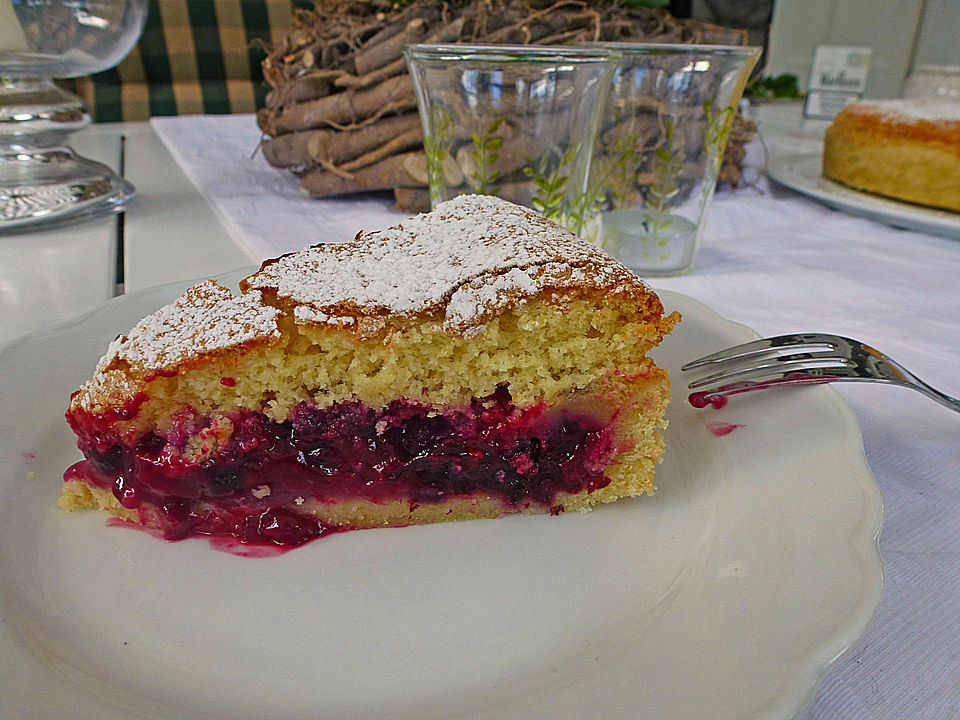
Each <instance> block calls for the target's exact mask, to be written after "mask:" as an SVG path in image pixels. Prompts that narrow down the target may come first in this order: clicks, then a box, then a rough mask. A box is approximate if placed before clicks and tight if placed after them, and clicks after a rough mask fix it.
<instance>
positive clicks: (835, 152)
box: [823, 127, 960, 212]
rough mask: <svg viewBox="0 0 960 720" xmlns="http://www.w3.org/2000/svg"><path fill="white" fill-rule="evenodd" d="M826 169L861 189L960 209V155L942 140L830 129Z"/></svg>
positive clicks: (946, 207) (931, 205) (842, 180)
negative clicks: (921, 141)
mask: <svg viewBox="0 0 960 720" xmlns="http://www.w3.org/2000/svg"><path fill="white" fill-rule="evenodd" d="M823 174H824V175H825V176H826V177H828V178H830V179H831V180H836V181H837V182H840V183H843V184H844V185H848V186H850V187H852V188H854V189H857V190H865V191H867V192H872V193H876V194H878V195H884V196H886V197H890V198H894V199H896V200H905V201H907V202H912V203H916V204H918V205H925V206H928V207H936V208H943V209H946V210H954V211H958V212H960V155H958V153H957V151H956V149H955V148H947V147H945V146H944V145H943V143H936V142H932V143H929V144H919V143H912V142H908V141H904V140H893V139H888V138H884V137H883V136H878V135H876V134H872V133H867V132H857V131H856V130H854V129H852V128H847V127H844V128H836V127H831V128H828V129H827V132H826V136H825V138H824V150H823Z"/></svg>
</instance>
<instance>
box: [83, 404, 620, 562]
mask: <svg viewBox="0 0 960 720" xmlns="http://www.w3.org/2000/svg"><path fill="white" fill-rule="evenodd" d="M144 399H145V397H144V396H142V395H141V396H139V397H138V398H136V399H135V400H134V401H132V402H131V403H130V404H129V405H128V406H127V407H125V408H119V409H114V410H112V411H109V412H108V413H105V414H99V415H97V414H93V413H89V412H86V411H83V410H80V409H74V410H73V411H71V412H70V413H68V421H69V422H70V425H71V426H72V427H73V429H74V431H75V432H76V434H77V436H78V446H79V447H80V450H81V451H82V452H83V454H84V457H85V459H84V460H82V461H81V462H79V463H77V464H75V465H74V466H73V467H71V468H70V469H69V470H68V471H67V473H66V475H65V479H66V480H68V481H69V480H80V481H82V482H85V483H87V484H88V485H90V486H92V487H95V488H101V489H104V490H111V491H112V492H113V495H114V496H115V497H116V499H117V500H118V501H119V503H120V504H121V505H122V506H123V507H125V508H128V509H133V510H135V511H136V512H137V514H138V517H139V519H140V521H141V522H142V523H144V524H147V525H152V526H154V527H157V528H158V529H159V530H160V531H161V532H162V533H163V535H164V537H166V538H167V539H169V540H176V539H180V538H183V537H188V536H191V535H233V536H235V537H237V538H238V539H239V540H240V541H241V542H244V543H273V544H277V545H298V544H301V543H303V542H306V541H307V540H310V539H312V538H314V537H318V536H320V535H323V534H326V533H328V532H333V531H337V530H344V529H349V528H344V527H330V528H328V527H325V526H324V525H323V524H322V523H321V522H320V521H318V520H317V519H316V518H315V517H313V516H312V515H310V514H309V513H308V512H305V511H303V512H297V509H298V508H300V507H301V506H303V507H304V508H307V507H309V505H310V504H315V503H320V504H324V503H340V502H350V501H357V500H362V501H367V502H373V503H386V502H395V501H398V500H399V501H403V502H407V503H409V505H410V508H411V510H412V509H414V508H415V507H417V506H419V505H424V504H428V503H443V502H446V501H451V500H456V499H462V498H470V497H472V496H482V497H493V498H496V499H497V500H498V501H500V502H502V503H503V505H504V506H505V507H510V508H517V509H523V508H528V507H533V506H541V507H545V508H549V510H550V512H552V513H554V514H556V513H559V512H562V511H563V505H562V496H563V494H566V493H569V494H577V493H582V492H585V491H586V492H592V491H593V490H596V489H598V488H602V487H605V486H606V485H607V484H608V483H609V482H610V481H609V479H608V478H607V477H606V476H605V474H604V469H605V468H606V466H607V465H608V464H609V463H610V461H611V460H612V459H613V458H614V457H615V456H616V455H617V454H618V453H620V452H622V451H623V450H625V449H626V448H625V447H624V443H623V442H622V440H620V439H618V437H617V433H616V432H615V427H614V420H615V418H607V419H602V418H601V417H599V415H602V413H594V412H587V411H582V410H577V411H574V410H571V409H569V408H553V409H551V408H548V407H547V406H546V405H545V404H542V403H541V404H539V405H533V406H528V407H519V406H517V405H515V404H514V403H513V401H512V398H511V395H510V392H509V390H508V388H507V387H506V386H500V387H499V388H498V389H497V390H496V392H494V393H493V394H492V395H490V396H487V397H484V398H474V399H473V400H471V402H470V403H469V405H468V406H465V407H460V408H456V409H445V410H442V411H438V410H436V409H435V408H431V407H429V406H427V405H424V404H420V403H416V402H411V401H408V400H396V401H393V402H391V403H390V404H389V405H387V406H386V407H384V408H381V409H374V408H371V407H369V406H367V405H365V404H364V403H362V402H341V403H337V404H334V405H330V406H327V407H323V408H320V407H317V406H315V405H313V404H312V403H306V402H305V403H301V404H300V405H298V406H297V407H296V408H295V409H294V410H293V411H292V412H291V413H290V416H289V417H288V419H287V420H285V421H283V422H276V421H274V420H271V419H270V418H269V417H267V416H266V415H264V414H262V413H258V412H253V411H249V410H240V411H234V412H228V413H225V414H223V415H222V416H218V417H217V418H213V417H210V416H201V415H199V414H198V413H197V412H196V411H194V410H192V409H191V408H184V409H182V411H181V412H180V413H179V414H178V416H177V418H176V419H175V421H174V422H173V423H172V424H171V427H170V428H169V429H167V430H166V431H165V433H164V434H162V435H161V434H157V433H156V432H150V433H148V434H146V435H143V436H140V437H137V438H135V439H131V438H130V437H129V434H127V435H123V434H118V433H117V432H116V431H115V430H113V429H112V426H113V423H115V422H116V421H118V420H130V419H133V418H134V417H136V414H137V412H138V408H139V406H140V404H142V402H143V401H144ZM224 427H226V428H228V429H227V430H226V431H224V430H223V428H224ZM219 436H225V437H226V439H224V440H220V441H219V442H218V443H217V449H216V450H214V451H213V452H210V453H207V454H203V453H200V455H199V457H197V453H191V452H189V450H188V449H189V448H192V447H196V446H197V445H198V443H199V444H200V445H202V444H203V442H204V441H205V439H208V438H212V437H219ZM305 503H306V505H305Z"/></svg>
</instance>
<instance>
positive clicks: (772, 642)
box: [0, 278, 882, 720]
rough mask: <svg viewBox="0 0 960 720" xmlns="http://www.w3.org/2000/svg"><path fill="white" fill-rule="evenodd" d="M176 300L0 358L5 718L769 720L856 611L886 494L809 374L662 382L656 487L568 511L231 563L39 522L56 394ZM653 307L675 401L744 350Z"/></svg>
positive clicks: (58, 515) (98, 529)
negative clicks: (709, 365)
mask: <svg viewBox="0 0 960 720" xmlns="http://www.w3.org/2000/svg"><path fill="white" fill-rule="evenodd" d="M233 279H234V280H235V279H236V278H233ZM185 287H186V284H175V285H170V286H164V287H161V288H156V289H152V290H148V291H144V292H139V293H135V294H131V295H127V296H124V297H121V298H117V299H115V300H113V301H111V302H109V303H107V304H106V305H104V306H103V307H102V308H100V309H98V310H96V311H94V312H93V313H92V314H90V315H87V316H86V317H85V318H83V319H81V320H80V321H78V322H75V323H72V324H70V325H66V326H63V327H61V328H58V329H56V330H53V331H50V332H46V333H43V334H38V335H34V336H30V337H28V338H26V339H23V340H20V341H18V342H16V343H15V344H13V345H10V346H8V347H7V348H6V349H5V350H4V351H3V352H2V353H0V718H3V719H4V720H21V719H22V718H44V719H46V718H71V719H74V720H87V719H89V720H120V719H124V720H129V719H131V718H135V717H136V718H144V717H145V718H157V719H158V720H159V719H162V720H168V719H169V720H183V719H184V718H217V719H218V720H225V719H248V718H249V719H250V720H262V719H263V718H271V720H286V719H290V720H295V719H296V720H301V719H302V720H307V719H309V720H325V719H327V718H329V719H333V718H336V720H351V719H357V720H359V719H364V720H381V719H383V718H390V719H391V720H405V719H409V720H434V719H436V720H441V719H442V720H453V719H454V718H472V719H476V720H479V719H490V720H493V719H494V718H495V719H496V720H510V719H517V720H520V719H521V718H522V719H523V720H533V719H543V720H547V719H549V720H563V719H570V720H573V719H577V720H580V719H582V718H591V720H599V719H603V718H609V719H611V720H612V719H614V718H617V719H619V718H655V719H656V720H670V719H676V720H681V719H683V720H689V718H711V719H714V720H721V719H723V718H729V719H731V720H734V719H735V720H748V719H750V718H791V717H793V716H795V715H796V714H797V713H799V712H800V711H801V709H802V708H803V706H804V705H805V703H806V702H807V701H808V700H809V698H810V697H811V695H812V693H813V690H814V688H815V686H816V683H817V682H818V680H819V678H820V677H821V676H822V674H823V673H824V672H825V669H826V668H827V666H828V665H829V664H830V663H831V661H832V660H834V659H835V658H836V657H837V656H838V655H839V654H840V653H842V652H843V651H844V650H845V649H847V648H849V647H850V646H851V645H852V644H853V643H854V642H855V641H856V639H857V638H858V637H859V636H860V635H861V634H862V633H863V631H864V629H865V628H866V626H867V624H868V622H869V620H870V618H871V617H872V615H873V613H874V610H875V609H876V607H877V605H878V603H879V599H880V592H881V586H882V570H881V563H880V556H879V552H878V547H877V536H878V534H879V531H880V524H881V517H882V501H881V498H880V493H879V490H878V488H877V484H876V482H875V480H874V479H873V477H872V476H871V474H870V472H869V470H868V468H867V465H866V463H865V460H864V456H863V449H862V444H861V439H860V434H859V429H858V427H857V424H856V421H855V420H854V418H853V416H852V414H851V412H850V410H849V409H848V407H847V406H846V405H845V404H844V403H843V401H842V400H841V399H840V397H839V396H838V395H837V394H836V393H835V392H834V391H833V390H831V389H830V388H828V387H804V388H794V389H785V390H783V391H771V392H766V393H756V394H753V395H748V396H743V397H741V398H738V399H737V400H736V401H732V402H731V403H730V404H729V405H728V406H727V407H725V408H723V409H721V410H713V409H710V410H695V409H694V408H692V407H690V406H689V405H688V404H687V403H686V402H685V401H684V399H683V393H682V392H680V391H679V390H678V392H677V395H679V396H680V397H678V398H677V399H676V400H675V401H674V403H673V404H672V405H671V407H670V411H669V418H670V426H669V429H668V430H667V432H666V439H667V452H666V459H665V461H664V463H663V464H662V466H661V467H660V468H659V470H658V476H657V484H658V486H659V490H658V492H657V493H656V495H655V496H653V497H645V498H639V499H636V500H626V501H621V502H618V503H615V504H612V505H609V506H605V507H602V508H599V509H597V510H595V511H594V512H592V513H588V514H568V515H562V516H560V517H549V516H533V517H509V518H504V519H499V520H484V521H474V522H461V523H447V524H441V525H432V526H422V527H411V528H398V529H384V530H367V531H359V532H351V533H343V534H337V535H332V536H329V537H327V538H322V539H320V540H318V541H316V542H313V543H311V544H308V545H306V546H304V547H302V548H299V549H296V550H294V551H291V552H289V553H286V554H284V555H281V556H279V557H273V558H242V557H237V556H234V555H230V554H226V553H223V552H218V551H215V550H213V549H212V548H211V546H210V544H209V543H208V542H206V541H204V540H203V539H191V540H186V541H182V542H178V543H165V542H162V541H160V540H158V539H156V538H154V537H152V536H150V535H148V534H145V533H139V532H135V531H132V530H130V529H128V528H122V527H115V526H109V525H107V524H106V523H105V519H104V516H103V515H102V514H100V513H94V512H79V513H66V512H63V511H61V510H59V509H58V508H57V506H56V498H57V496H58V494H59V487H60V483H61V475H62V472H63V470H64V468H66V467H67V466H68V465H69V464H71V463H72V462H74V461H75V460H77V459H79V457H80V456H79V453H78V451H77V450H76V448H75V445H74V439H73V435H72V433H71V432H70V430H69V428H68V427H67V425H66V423H65V422H64V420H63V412H64V409H65V406H66V404H67V400H68V397H69V394H70V392H71V391H72V390H74V389H75V388H76V386H77V385H78V384H80V383H81V382H82V381H84V380H85V379H86V378H87V377H88V376H89V375H90V374H91V372H92V370H93V367H94V364H95V363H96V360H97V359H98V357H99V356H100V354H101V353H102V352H103V351H104V349H105V348H106V345H107V343H108V342H109V341H110V340H111V339H112V338H113V337H114V336H115V335H116V334H117V333H119V332H124V331H126V330H127V329H129V328H130V327H132V326H133V325H134V324H135V323H136V321H137V320H139V319H140V318H141V317H142V316H144V315H146V314H147V313H149V312H152V311H153V310H155V309H156V308H158V307H159V306H160V305H162V304H164V303H166V302H169V301H170V300H172V299H173V298H175V297H176V296H177V295H178V294H179V293H180V292H182V290H183V289H185ZM662 298H663V300H664V303H665V305H667V306H668V309H679V310H680V311H681V312H682V313H683V315H684V320H683V322H682V323H681V324H680V325H679V326H678V328H677V329H676V330H675V331H674V333H673V335H671V336H670V337H669V338H668V339H667V340H666V341H665V342H664V344H663V346H662V348H660V350H658V352H657V355H658V361H659V362H660V363H662V364H665V365H666V367H667V368H669V369H670V371H671V373H672V375H673V377H674V385H675V387H676V388H678V389H679V388H680V387H681V383H680V382H679V380H678V379H677V378H678V376H679V371H678V370H677V368H678V367H679V366H680V365H681V364H682V363H683V362H684V361H687V360H690V359H692V358H695V357H698V356H700V355H702V354H704V353H707V352H710V351H713V350H716V349H718V348H720V347H722V346H726V345H729V344H732V343H736V342H741V341H744V340H747V339H751V338H753V337H755V336H754V334H753V333H752V332H751V331H750V330H748V329H746V328H744V327H742V326H740V325H736V324H733V323H731V322H728V321H726V320H723V319H722V318H720V317H719V316H717V315H716V314H715V313H713V312H712V311H711V310H709V309H708V308H707V307H705V306H704V305H701V304H700V303H698V302H696V301H694V300H692V299H690V298H688V297H685V296H682V295H678V294H674V293H666V292H665V293H662ZM717 423H725V424H733V425H741V426H742V427H739V428H737V429H736V430H735V431H733V432H730V433H729V434H726V435H721V436H719V437H718V436H716V435H715V434H714V431H717V430H718V428H720V427H721V426H720V425H717Z"/></svg>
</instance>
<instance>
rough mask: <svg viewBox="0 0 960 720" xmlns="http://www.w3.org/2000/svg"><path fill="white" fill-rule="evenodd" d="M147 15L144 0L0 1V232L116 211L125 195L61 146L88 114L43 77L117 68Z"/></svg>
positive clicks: (115, 180)
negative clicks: (39, 223)
mask: <svg viewBox="0 0 960 720" xmlns="http://www.w3.org/2000/svg"><path fill="white" fill-rule="evenodd" d="M146 15H147V0H0V230H4V229H8V228H19V227H23V226H26V225H30V224H33V223H38V222H49V221H51V220H59V219H66V218H75V217H81V216H86V215H93V214H97V213H100V212H106V211H116V210H120V209H122V208H123V206H124V205H125V204H126V203H127V202H128V201H129V200H130V199H131V198H132V197H133V192H134V190H133V186H132V185H130V183H128V182H126V181H125V180H124V179H123V178H120V177H117V175H116V174H115V173H114V172H113V171H112V170H111V169H110V168H108V167H107V166H105V165H102V164H101V163H98V162H94V161H93V160H88V159H86V158H83V157H80V156H78V155H77V154H76V153H75V152H74V151H73V150H72V149H71V148H70V146H69V145H67V143H66V139H67V135H68V134H69V133H70V132H72V131H74V130H77V129H79V128H82V127H84V126H86V125H88V124H89V123H90V116H89V114H88V113H87V111H86V108H85V107H84V105H83V101H81V100H80V98H79V97H77V96H76V95H74V94H73V93H70V92H67V91H65V90H63V89H61V88H59V87H58V86H57V85H55V84H54V83H53V81H52V78H70V77H78V76H81V75H89V74H91V73H95V72H100V71H101V70H106V69H107V68H110V67H113V66H114V65H116V64H117V63H118V62H120V60H122V59H123V57H124V56H125V55H126V54H127V53H128V52H130V50H131V49H132V48H133V46H134V45H135V44H136V42H137V39H138V38H139V37H140V33H141V32H142V30H143V24H144V21H145V20H146Z"/></svg>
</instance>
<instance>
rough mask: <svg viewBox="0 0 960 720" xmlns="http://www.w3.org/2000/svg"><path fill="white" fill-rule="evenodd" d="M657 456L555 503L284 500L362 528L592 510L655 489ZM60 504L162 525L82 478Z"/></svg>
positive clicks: (304, 511) (324, 520)
mask: <svg viewBox="0 0 960 720" xmlns="http://www.w3.org/2000/svg"><path fill="white" fill-rule="evenodd" d="M654 464H655V463H654V460H653V459H650V458H643V457H641V458H634V462H633V463H632V467H623V466H622V465H621V466H619V467H618V470H619V472H618V473H617V475H618V476H619V479H618V480H616V481H614V482H611V483H610V484H609V485H607V486H605V487H602V488H598V489H596V490H593V491H589V490H585V491H583V492H580V493H575V494H573V493H559V494H558V495H557V498H556V504H555V505H552V506H550V507H547V506H544V505H541V504H539V503H534V502H529V501H528V502H521V503H518V504H510V503H506V502H504V501H503V499H502V498H500V497H495V496H492V495H489V494H485V493H475V494H473V495H469V496H458V497H452V498H447V499H444V500H441V501H438V502H433V503H429V504H419V505H417V504H411V503H410V501H408V500H388V501H385V502H374V501H371V500H365V499H351V500H347V501H342V502H331V503H326V502H324V503H321V502H318V501H316V500H314V499H312V498H307V499H305V500H304V501H303V503H302V504H292V503H291V504H288V505H284V506H282V507H283V508H284V509H285V510H288V511H290V512H292V513H296V514H297V515H300V516H307V517H311V518H314V519H315V520H316V521H317V522H318V523H319V524H320V526H321V527H323V528H325V529H327V530H328V531H341V530H361V529H368V528H376V527H403V526H407V525H422V524H429V523H438V522H446V521H453V520H477V519H490V518H497V517H502V516H504V515H509V514H515V513H520V514H544V513H547V512H550V513H551V514H559V513H561V512H571V511H578V512H587V511H589V510H590V509H591V508H592V507H593V506H594V505H598V504H601V503H607V502H613V501H614V500H619V499H621V498H624V497H635V496H639V495H643V494H650V493H652V492H653V491H654V489H655V487H654V484H653V474H654ZM57 504H58V505H59V506H60V507H61V508H62V509H64V510H86V509H90V510H103V511H106V512H108V513H109V514H111V515H112V516H114V517H116V518H118V519H120V520H123V521H125V522H132V523H136V524H139V525H143V526H145V527H148V528H153V529H155V530H162V524H161V523H160V521H159V518H158V517H157V512H156V509H155V508H152V507H149V506H145V505H144V506H140V507H138V508H126V507H124V506H123V505H121V504H120V501H119V500H118V499H117V498H116V496H115V495H114V494H113V492H112V491H110V490H108V489H105V488H101V487H96V486H95V485H92V484H90V483H88V482H85V481H84V480H81V479H76V478H74V479H70V480H67V481H65V482H64V484H63V488H62V492H61V495H60V499H59V500H58V501H57Z"/></svg>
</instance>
